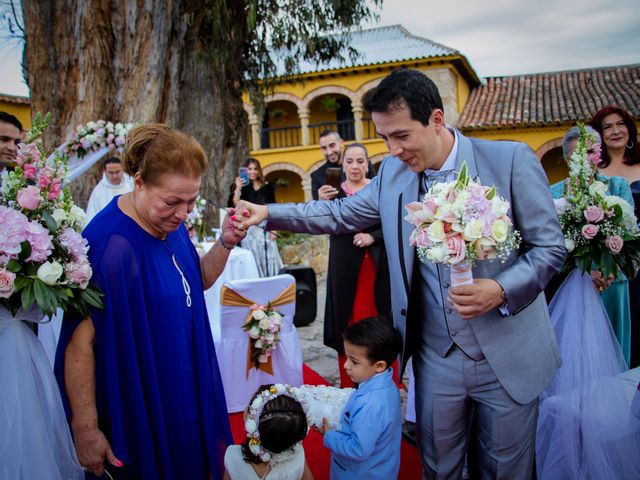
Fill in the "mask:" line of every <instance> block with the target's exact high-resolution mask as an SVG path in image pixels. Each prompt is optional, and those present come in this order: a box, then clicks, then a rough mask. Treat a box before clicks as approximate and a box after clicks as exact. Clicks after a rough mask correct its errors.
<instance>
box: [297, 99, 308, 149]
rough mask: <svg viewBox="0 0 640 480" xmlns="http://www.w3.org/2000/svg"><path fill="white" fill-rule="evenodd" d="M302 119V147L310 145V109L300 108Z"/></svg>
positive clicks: (299, 113) (299, 114) (299, 112)
mask: <svg viewBox="0 0 640 480" xmlns="http://www.w3.org/2000/svg"><path fill="white" fill-rule="evenodd" d="M298 117H299V118H300V133H301V140H302V145H309V109H308V108H307V107H300V108H298Z"/></svg>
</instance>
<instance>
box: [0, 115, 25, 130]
mask: <svg viewBox="0 0 640 480" xmlns="http://www.w3.org/2000/svg"><path fill="white" fill-rule="evenodd" d="M0 122H5V123H10V124H11V125H13V126H14V127H16V128H17V129H18V130H20V131H21V132H22V123H21V122H20V120H18V118H17V117H15V116H14V115H11V114H10V113H7V112H0Z"/></svg>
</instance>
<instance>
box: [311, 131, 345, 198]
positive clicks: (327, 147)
mask: <svg viewBox="0 0 640 480" xmlns="http://www.w3.org/2000/svg"><path fill="white" fill-rule="evenodd" d="M342 147H343V143H342V138H340V134H339V133H338V132H334V131H333V130H323V131H322V132H321V133H320V150H321V151H322V155H323V156H324V158H325V160H326V162H324V164H322V165H321V166H320V168H318V169H317V170H316V171H315V172H313V173H312V174H311V195H313V199H314V200H331V199H332V198H334V197H335V196H336V195H338V191H337V190H336V189H335V188H333V187H332V186H331V185H327V184H326V183H327V182H326V175H327V168H330V167H336V168H340V165H341V164H342V162H341V160H342Z"/></svg>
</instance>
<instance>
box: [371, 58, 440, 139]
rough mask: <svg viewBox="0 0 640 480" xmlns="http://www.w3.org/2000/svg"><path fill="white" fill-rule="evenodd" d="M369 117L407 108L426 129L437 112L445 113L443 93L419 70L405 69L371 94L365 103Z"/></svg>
mask: <svg viewBox="0 0 640 480" xmlns="http://www.w3.org/2000/svg"><path fill="white" fill-rule="evenodd" d="M362 104H363V106H364V108H365V110H366V111H367V112H369V113H373V112H377V113H388V112H390V111H392V110H395V109H397V108H400V107H403V106H406V107H407V108H408V109H409V112H410V113H411V118H412V119H414V120H416V121H418V122H420V123H421V124H422V125H424V126H425V127H426V126H427V125H429V117H431V113H432V112H433V110H434V109H435V108H439V109H440V110H442V111H443V112H444V107H443V106H442V98H440V92H439V91H438V87H437V86H436V84H435V83H433V80H431V79H430V78H429V77H427V76H426V75H425V74H424V73H422V72H419V71H418V70H411V69H408V68H401V69H399V70H394V71H393V72H391V73H390V74H389V75H387V76H386V77H385V78H384V79H383V80H382V81H381V82H380V83H379V84H378V86H377V87H375V88H373V89H371V90H369V91H368V92H367V93H366V94H365V95H364V98H363V99H362Z"/></svg>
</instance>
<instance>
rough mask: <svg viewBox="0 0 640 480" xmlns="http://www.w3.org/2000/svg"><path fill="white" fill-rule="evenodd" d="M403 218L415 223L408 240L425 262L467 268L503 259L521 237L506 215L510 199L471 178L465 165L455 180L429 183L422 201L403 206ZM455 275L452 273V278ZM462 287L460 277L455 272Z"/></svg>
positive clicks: (457, 281) (470, 278)
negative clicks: (477, 263) (480, 261)
mask: <svg viewBox="0 0 640 480" xmlns="http://www.w3.org/2000/svg"><path fill="white" fill-rule="evenodd" d="M405 209H406V210H407V213H408V215H407V216H405V220H406V221H408V222H409V223H411V224H412V225H414V226H415V228H414V230H413V231H412V232H411V236H410V239H409V241H410V244H411V245H412V246H415V247H417V249H418V256H419V258H420V260H421V261H423V262H425V263H426V262H434V263H442V264H446V265H449V266H452V267H453V266H459V267H458V268H456V270H457V271H459V272H462V271H465V270H466V271H467V272H468V273H467V274H466V277H465V280H464V281H465V282H466V283H471V281H472V277H471V273H470V271H471V267H472V265H473V262H475V261H476V260H487V259H494V258H500V259H501V260H505V259H506V258H507V256H508V255H509V252H511V251H512V250H514V249H516V248H517V247H518V245H519V242H520V237H519V234H518V233H517V232H515V231H514V230H513V228H512V222H511V218H510V217H509V216H508V215H507V212H508V210H509V203H508V202H506V201H505V200H504V199H502V198H500V197H499V196H498V195H497V194H496V190H495V188H494V187H487V186H484V185H481V184H479V183H476V182H474V181H472V180H470V179H469V177H468V174H467V166H466V164H463V165H462V167H461V169H460V173H459V174H458V177H457V179H456V180H455V181H453V182H449V183H437V184H435V185H433V186H432V187H431V188H430V189H429V191H428V192H427V194H426V195H425V196H424V199H423V200H422V202H412V203H410V204H408V205H406V206H405ZM453 277H454V276H452V278H453ZM455 281H456V284H458V285H460V284H461V283H460V282H461V281H463V280H462V279H461V277H460V276H455Z"/></svg>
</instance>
